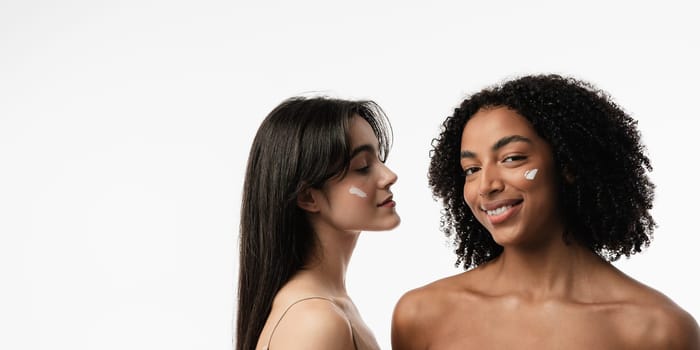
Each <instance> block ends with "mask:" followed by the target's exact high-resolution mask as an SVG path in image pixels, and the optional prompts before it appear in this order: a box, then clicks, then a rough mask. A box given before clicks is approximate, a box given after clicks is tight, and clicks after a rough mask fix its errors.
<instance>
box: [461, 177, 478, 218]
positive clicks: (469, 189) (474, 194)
mask: <svg viewBox="0 0 700 350" xmlns="http://www.w3.org/2000/svg"><path fill="white" fill-rule="evenodd" d="M476 186H477V185H476V184H475V183H472V184H470V183H469V182H466V181H465V182H464V187H463V188H462V192H463V193H462V195H463V198H464V202H465V203H467V206H468V207H469V209H471V210H472V211H473V210H474V208H473V203H476V201H477V199H478V197H479V192H478V191H477V188H476Z"/></svg>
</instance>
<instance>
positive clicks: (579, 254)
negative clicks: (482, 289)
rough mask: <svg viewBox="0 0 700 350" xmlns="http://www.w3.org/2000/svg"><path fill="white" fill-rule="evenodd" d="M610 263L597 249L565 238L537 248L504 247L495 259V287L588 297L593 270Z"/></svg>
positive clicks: (533, 294) (531, 294) (530, 294)
mask: <svg viewBox="0 0 700 350" xmlns="http://www.w3.org/2000/svg"><path fill="white" fill-rule="evenodd" d="M604 264H606V263H605V262H604V261H603V260H602V259H601V258H600V257H598V256H597V255H596V254H595V253H593V252H591V251H590V250H588V249H587V248H586V247H584V246H582V245H580V244H577V243H573V242H572V243H569V244H566V243H565V242H564V241H563V240H562V239H561V238H557V239H555V240H553V241H552V242H550V243H548V244H544V245H539V246H538V247H536V248H523V247H504V250H503V253H502V254H501V256H499V257H498V258H497V259H495V260H494V261H493V263H492V264H489V265H491V267H490V268H491V269H494V270H495V278H494V280H493V284H494V285H493V287H495V288H496V290H502V291H504V292H505V293H515V294H517V295H520V296H522V297H525V298H527V299H532V300H537V299H549V298H586V297H587V296H590V295H591V294H592V293H594V291H593V290H592V288H595V284H593V283H591V280H590V278H591V276H592V273H591V272H592V271H594V270H595V269H597V268H599V267H601V266H602V265H604Z"/></svg>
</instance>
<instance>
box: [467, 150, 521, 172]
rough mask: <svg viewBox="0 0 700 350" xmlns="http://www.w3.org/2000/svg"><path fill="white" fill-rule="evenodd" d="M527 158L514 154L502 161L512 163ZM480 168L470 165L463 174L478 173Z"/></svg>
mask: <svg viewBox="0 0 700 350" xmlns="http://www.w3.org/2000/svg"><path fill="white" fill-rule="evenodd" d="M525 159H527V156H523V155H513V156H508V157H505V158H503V160H502V161H501V163H512V162H517V161H521V160H525ZM480 169H481V168H479V167H477V166H472V167H468V168H466V169H464V170H463V171H462V176H465V177H467V176H469V175H473V174H474V173H476V172H477V171H479V170H480Z"/></svg>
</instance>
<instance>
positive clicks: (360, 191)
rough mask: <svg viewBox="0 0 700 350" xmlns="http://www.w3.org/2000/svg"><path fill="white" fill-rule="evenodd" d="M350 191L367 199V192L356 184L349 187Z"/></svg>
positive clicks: (358, 196)
mask: <svg viewBox="0 0 700 350" xmlns="http://www.w3.org/2000/svg"><path fill="white" fill-rule="evenodd" d="M348 193H349V194H351V195H353V196H355V197H357V198H362V199H367V192H365V191H364V190H363V189H361V188H360V187H357V186H354V185H351V186H350V189H348Z"/></svg>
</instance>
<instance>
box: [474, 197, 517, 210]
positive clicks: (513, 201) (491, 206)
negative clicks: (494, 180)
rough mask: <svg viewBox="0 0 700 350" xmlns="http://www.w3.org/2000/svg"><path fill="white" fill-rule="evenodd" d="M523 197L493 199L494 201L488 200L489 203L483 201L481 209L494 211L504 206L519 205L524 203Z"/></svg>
mask: <svg viewBox="0 0 700 350" xmlns="http://www.w3.org/2000/svg"><path fill="white" fill-rule="evenodd" d="M522 202H523V200H522V199H504V200H499V201H493V202H487V203H481V205H480V206H479V209H481V210H482V211H485V212H489V211H493V210H502V209H501V208H503V207H512V206H514V205H518V204H520V203H522Z"/></svg>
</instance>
